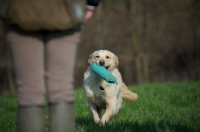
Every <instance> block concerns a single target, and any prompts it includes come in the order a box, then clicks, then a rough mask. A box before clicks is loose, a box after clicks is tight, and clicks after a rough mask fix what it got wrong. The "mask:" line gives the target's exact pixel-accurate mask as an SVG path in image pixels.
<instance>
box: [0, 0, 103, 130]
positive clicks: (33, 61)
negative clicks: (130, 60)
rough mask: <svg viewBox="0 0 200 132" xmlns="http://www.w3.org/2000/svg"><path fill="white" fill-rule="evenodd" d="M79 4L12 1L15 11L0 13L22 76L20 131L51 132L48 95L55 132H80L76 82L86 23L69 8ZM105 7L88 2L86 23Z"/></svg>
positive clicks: (92, 0) (96, 0)
mask: <svg viewBox="0 0 200 132" xmlns="http://www.w3.org/2000/svg"><path fill="white" fill-rule="evenodd" d="M70 2H72V3H70ZM76 2H79V0H74V2H73V0H72V1H70V0H66V1H59V0H52V1H49V0H15V1H12V0H11V1H10V3H7V4H6V7H8V9H9V12H7V9H6V11H5V8H4V9H3V8H1V10H0V11H1V13H0V14H3V15H2V16H3V18H4V19H5V29H6V38H7V41H8V43H9V44H10V48H11V52H12V57H13V64H14V68H15V73H16V84H17V91H18V101H17V105H18V110H17V131H18V132H44V131H45V108H44V105H45V97H46V95H47V98H48V107H49V119H50V120H49V122H50V131H51V132H73V131H75V110H74V83H73V82H74V67H75V59H76V49H77V44H78V42H79V36H80V30H79V29H80V22H77V21H76V20H75V19H76V18H74V16H73V15H74V14H75V15H80V13H81V12H80V10H74V12H73V9H72V10H71V9H69V8H68V7H70V8H73V7H76V8H77V6H76V4H77V3H76ZM2 3H3V4H5V1H4V0H0V4H2ZM99 3H100V0H87V7H86V12H85V19H90V18H91V17H92V16H93V14H94V11H95V7H96V6H97V5H98V4H99ZM69 5H70V6H69ZM80 8H81V7H80ZM2 10H3V11H2ZM75 11H78V12H75ZM2 12H3V13H2ZM75 17H76V16H75ZM78 17H80V16H78Z"/></svg>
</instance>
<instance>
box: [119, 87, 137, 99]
mask: <svg viewBox="0 0 200 132" xmlns="http://www.w3.org/2000/svg"><path fill="white" fill-rule="evenodd" d="M122 93H123V96H122V97H123V99H124V100H125V101H127V102H134V101H136V100H137V99H138V95H137V94H136V93H133V92H132V91H130V90H129V89H128V88H127V87H126V85H125V84H123V86H122Z"/></svg>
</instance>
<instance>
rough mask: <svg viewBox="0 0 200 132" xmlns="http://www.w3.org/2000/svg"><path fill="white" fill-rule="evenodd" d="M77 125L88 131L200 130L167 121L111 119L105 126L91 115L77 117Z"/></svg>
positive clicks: (147, 131)
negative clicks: (121, 120)
mask: <svg viewBox="0 0 200 132" xmlns="http://www.w3.org/2000/svg"><path fill="white" fill-rule="evenodd" d="M76 123H77V127H78V128H80V127H83V129H84V131H86V132H94V131H95V132H110V131H112V132H199V131H200V129H198V128H196V129H195V128H188V127H186V126H182V125H180V124H170V123H167V122H159V123H157V124H154V123H152V122H146V123H143V124H139V123H131V122H129V121H126V122H117V121H115V122H114V121H110V122H108V123H107V124H106V125H105V126H100V125H97V124H95V123H94V122H93V120H92V118H91V117H87V118H81V117H78V118H77V121H76Z"/></svg>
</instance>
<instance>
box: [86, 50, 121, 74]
mask: <svg viewBox="0 0 200 132" xmlns="http://www.w3.org/2000/svg"><path fill="white" fill-rule="evenodd" d="M93 63H97V64H98V65H100V66H103V67H105V68H106V69H107V70H109V71H112V70H113V69H114V68H116V67H118V64H119V60H118V57H117V56H116V55H115V54H113V53H112V52H110V51H108V50H98V51H95V52H93V53H92V54H91V55H90V56H89V59H88V64H89V65H91V64H93Z"/></svg>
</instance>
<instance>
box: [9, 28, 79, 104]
mask: <svg viewBox="0 0 200 132" xmlns="http://www.w3.org/2000/svg"><path fill="white" fill-rule="evenodd" d="M79 36H80V33H79V32H71V33H69V31H66V32H65V31H62V32H61V31H60V32H59V31H57V32H45V31H40V32H26V31H22V30H19V29H9V30H8V32H7V40H8V42H9V44H10V47H11V51H12V52H11V53H12V56H13V62H14V68H15V73H16V84H17V90H18V105H19V106H32V105H44V101H45V95H46V93H47V95H48V101H49V102H50V103H58V102H63V101H64V102H73V101H74V91H73V90H74V84H73V83H74V67H75V59H76V48H77V44H78V42H79Z"/></svg>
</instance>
